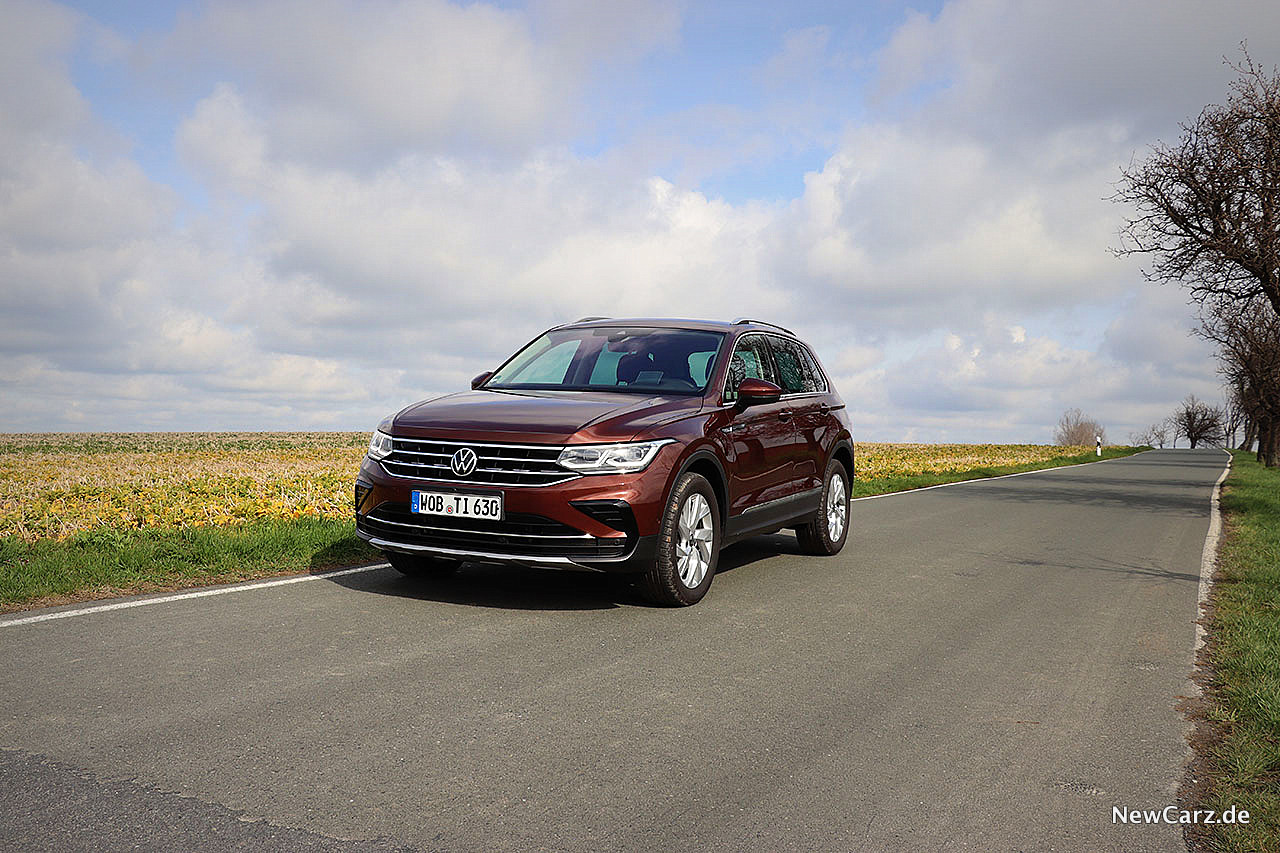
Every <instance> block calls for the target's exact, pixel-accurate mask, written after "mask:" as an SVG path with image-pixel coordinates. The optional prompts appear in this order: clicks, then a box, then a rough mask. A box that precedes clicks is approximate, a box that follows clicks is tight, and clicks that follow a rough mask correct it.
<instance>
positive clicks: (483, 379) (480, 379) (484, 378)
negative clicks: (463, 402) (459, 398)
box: [471, 370, 493, 391]
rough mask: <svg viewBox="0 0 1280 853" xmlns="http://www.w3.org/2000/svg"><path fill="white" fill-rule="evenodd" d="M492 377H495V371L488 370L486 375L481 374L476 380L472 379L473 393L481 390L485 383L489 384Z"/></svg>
mask: <svg viewBox="0 0 1280 853" xmlns="http://www.w3.org/2000/svg"><path fill="white" fill-rule="evenodd" d="M492 375H493V371H492V370H486V371H485V372H484V373H481V374H480V375H479V376H477V377H476V378H475V379H472V380H471V390H472V391H474V390H476V389H477V388H479V387H480V386H481V385H483V384H484V383H486V382H488V381H489V377H490V376H492Z"/></svg>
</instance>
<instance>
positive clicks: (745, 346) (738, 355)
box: [724, 335, 778, 403]
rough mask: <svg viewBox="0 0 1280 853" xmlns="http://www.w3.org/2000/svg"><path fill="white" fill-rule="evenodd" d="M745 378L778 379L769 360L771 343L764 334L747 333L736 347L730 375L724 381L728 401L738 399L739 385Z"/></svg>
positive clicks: (730, 362) (730, 361)
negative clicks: (769, 343)
mask: <svg viewBox="0 0 1280 853" xmlns="http://www.w3.org/2000/svg"><path fill="white" fill-rule="evenodd" d="M744 379H764V380H766V381H768V382H777V381H778V379H777V377H776V376H774V373H773V363H772V362H771V361H770V360H769V345H768V343H767V342H766V341H765V337H764V335H747V336H746V337H745V338H743V339H742V340H740V341H738V345H737V346H736V347H734V350H733V357H732V358H730V359H729V375H728V376H727V377H726V378H725V383H724V399H725V402H726V403H732V402H733V401H734V400H736V399H738V386H739V385H741V384H742V380H744Z"/></svg>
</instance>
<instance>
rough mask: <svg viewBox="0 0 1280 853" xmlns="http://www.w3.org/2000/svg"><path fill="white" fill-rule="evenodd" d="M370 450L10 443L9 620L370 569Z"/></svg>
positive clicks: (992, 471) (1073, 450)
mask: <svg viewBox="0 0 1280 853" xmlns="http://www.w3.org/2000/svg"><path fill="white" fill-rule="evenodd" d="M367 442H368V434H367V433H71V434H9V435H0V609H13V608H15V607H19V606H33V605H40V604H49V603H56V602H58V601H68V600H78V599H84V598H100V597H107V596H111V595H119V594H123V593H133V592H146V591H154V590H161V589H171V588H175V587H180V586H189V585H195V584H205V583H219V582H227V581H234V580H243V579H247V578H252V577H261V576H265V575H271V574H282V573H290V572H300V571H308V570H317V569H323V568H330V567H333V566H338V565H351V564H356V563H359V562H361V561H367V560H370V559H373V558H375V557H376V553H375V552H373V551H372V550H371V549H369V548H368V547H367V546H365V545H364V544H363V543H362V542H360V541H359V540H358V539H357V538H356V536H355V526H354V523H353V522H352V520H351V484H352V479H353V477H354V474H355V471H356V468H357V467H358V466H359V463H360V459H361V457H362V456H363V455H364V450H365V447H366V445H367ZM1136 450H1137V448H1128V447H1111V448H1105V449H1104V453H1105V455H1106V456H1107V457H1114V456H1122V455H1127V454H1129V453H1133V452H1136ZM856 453H857V461H856V468H857V478H856V480H855V483H854V492H855V495H858V496H861V495H869V494H879V493H885V492H893V491H900V490H903V489H910V488H919V487H921V486H927V485H933V484H936V483H942V482H950V481H955V480H963V479H971V478H975V477H987V476H995V475H999V474H1006V473H1012V472H1015V471H1022V470H1031V469H1034V468H1043V467H1052V466H1055V465H1064V464H1072V463H1076V462H1089V461H1093V460H1094V459H1095V458H1096V457H1095V456H1094V452H1093V449H1092V448H1083V447H1054V446H1047V445H963V444H944V445H928V444H876V443H860V444H858V445H857V447H856Z"/></svg>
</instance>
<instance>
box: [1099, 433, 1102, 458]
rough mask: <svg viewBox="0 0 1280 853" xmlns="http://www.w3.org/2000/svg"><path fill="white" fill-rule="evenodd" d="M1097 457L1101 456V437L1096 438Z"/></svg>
mask: <svg viewBox="0 0 1280 853" xmlns="http://www.w3.org/2000/svg"><path fill="white" fill-rule="evenodd" d="M1098 455H1099V456H1101V455H1102V436H1098Z"/></svg>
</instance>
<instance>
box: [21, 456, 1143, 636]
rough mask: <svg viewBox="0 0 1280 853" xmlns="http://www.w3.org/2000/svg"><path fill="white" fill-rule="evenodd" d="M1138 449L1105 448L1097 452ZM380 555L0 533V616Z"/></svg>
mask: <svg viewBox="0 0 1280 853" xmlns="http://www.w3.org/2000/svg"><path fill="white" fill-rule="evenodd" d="M1142 449H1143V448H1131V447H1123V448H1105V449H1104V450H1103V458H1104V459H1111V458H1116V457H1120V456H1127V455H1129V454H1132V453H1136V452H1138V451H1139V450H1142ZM1094 461H1097V457H1096V456H1095V455H1094V453H1093V452H1092V451H1090V452H1088V453H1081V454H1078V455H1068V456H1057V457H1053V458H1050V459H1041V460H1037V461H1035V462H1025V463H1019V464H1011V465H1000V466H988V467H978V468H969V469H965V470H962V471H943V472H936V473H918V474H910V475H895V476H888V477H879V478H876V479H871V480H855V481H854V487H853V488H854V496H855V497H862V496H866V495H874V494H887V493H890V492H900V491H905V490H908V489H918V488H921V487H923V486H935V485H939V484H941V483H953V482H958V481H960V480H975V479H981V478H984V477H997V476H1000V475H1002V474H1014V473H1017V472H1020V471H1034V470H1038V469H1041V468H1052V467H1056V466H1060V465H1072V464H1079V463H1083V462H1094ZM377 558H378V553H377V552H376V551H375V550H373V549H372V548H370V547H369V546H368V545H366V544H364V543H363V542H362V541H360V539H358V538H357V537H356V534H355V524H354V523H353V522H351V521H349V520H340V519H331V518H314V517H304V518H299V519H263V520H258V521H248V522H244V523H241V524H236V525H231V526H227V527H185V528H176V529H175V528H159V527H157V528H142V529H130V528H118V527H100V528H97V529H95V530H90V531H86V532H81V533H76V534H74V535H72V536H70V537H67V538H66V539H61V540H56V539H38V540H36V541H27V540H24V539H22V538H19V537H17V536H5V537H0V612H3V611H9V610H17V609H25V608H30V607H41V606H46V605H52V604H64V603H69V602H74V601H85V600H91V599H99V598H108V597H111V596H117V595H129V594H136V593H146V592H159V591H165V590H173V589H181V588H184V587H191V586H203V585H207V584H216V583H230V582H233V581H240V580H250V579H253V578H261V577H269V576H272V575H284V574H293V573H298V572H307V571H316V570H321V569H327V568H336V567H339V566H352V565H359V564H360V563H364V562H370V561H373V560H376V559H377Z"/></svg>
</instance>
